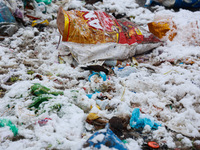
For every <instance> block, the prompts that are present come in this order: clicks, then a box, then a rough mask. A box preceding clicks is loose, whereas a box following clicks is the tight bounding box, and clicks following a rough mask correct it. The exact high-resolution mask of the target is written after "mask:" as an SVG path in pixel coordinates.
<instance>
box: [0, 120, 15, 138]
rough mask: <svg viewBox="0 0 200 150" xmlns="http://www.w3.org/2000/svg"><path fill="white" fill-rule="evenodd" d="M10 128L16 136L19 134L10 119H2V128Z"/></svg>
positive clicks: (0, 121) (0, 124)
mask: <svg viewBox="0 0 200 150" xmlns="http://www.w3.org/2000/svg"><path fill="white" fill-rule="evenodd" d="M5 126H9V127H10V130H11V131H12V132H13V134H14V136H16V135H17V134H18V128H17V127H16V126H15V125H14V124H13V123H12V122H11V121H10V120H8V119H0V127H5Z"/></svg>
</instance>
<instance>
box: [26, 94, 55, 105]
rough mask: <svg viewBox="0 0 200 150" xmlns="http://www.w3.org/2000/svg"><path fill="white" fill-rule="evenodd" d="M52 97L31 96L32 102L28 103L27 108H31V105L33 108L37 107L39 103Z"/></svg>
mask: <svg viewBox="0 0 200 150" xmlns="http://www.w3.org/2000/svg"><path fill="white" fill-rule="evenodd" d="M51 98H52V97H46V96H38V97H35V98H33V100H34V102H33V103H32V104H31V105H29V107H28V108H31V107H35V108H38V107H39V105H40V104H41V103H42V102H45V101H48V100H49V99H51Z"/></svg>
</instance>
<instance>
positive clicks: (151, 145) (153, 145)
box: [148, 142, 160, 148]
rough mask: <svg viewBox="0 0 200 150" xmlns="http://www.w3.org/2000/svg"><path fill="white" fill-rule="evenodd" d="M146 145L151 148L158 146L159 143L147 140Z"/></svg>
mask: <svg viewBox="0 0 200 150" xmlns="http://www.w3.org/2000/svg"><path fill="white" fill-rule="evenodd" d="M148 146H149V147H151V148H159V147H160V146H159V144H158V143H156V142H148Z"/></svg>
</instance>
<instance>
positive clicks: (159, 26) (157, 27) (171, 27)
mask: <svg viewBox="0 0 200 150" xmlns="http://www.w3.org/2000/svg"><path fill="white" fill-rule="evenodd" d="M148 27H149V31H150V32H151V33H153V34H154V35H155V36H157V37H158V38H160V39H162V38H163V37H164V36H166V35H167V32H169V34H168V39H169V40H170V41H172V40H173V39H174V37H175V36H176V35H177V33H176V32H175V29H176V25H175V24H174V22H173V21H160V22H159V21H156V22H151V23H148Z"/></svg>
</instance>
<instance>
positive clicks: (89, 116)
mask: <svg viewBox="0 0 200 150" xmlns="http://www.w3.org/2000/svg"><path fill="white" fill-rule="evenodd" d="M98 118H99V116H98V115H97V114H96V113H89V114H88V116H87V120H95V119H98Z"/></svg>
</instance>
